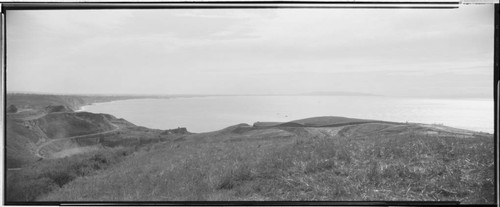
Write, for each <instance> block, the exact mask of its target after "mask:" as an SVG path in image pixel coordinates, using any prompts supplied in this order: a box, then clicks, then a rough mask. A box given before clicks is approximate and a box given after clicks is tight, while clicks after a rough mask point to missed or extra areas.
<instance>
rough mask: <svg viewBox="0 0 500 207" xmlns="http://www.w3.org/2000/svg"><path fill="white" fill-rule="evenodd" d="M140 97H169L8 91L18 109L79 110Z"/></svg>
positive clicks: (13, 104) (8, 104)
mask: <svg viewBox="0 0 500 207" xmlns="http://www.w3.org/2000/svg"><path fill="white" fill-rule="evenodd" d="M140 98H168V97H165V96H126V95H116V96H110V95H108V96H106V95H51V94H24V93H8V94H7V98H6V101H7V106H14V107H16V108H17V109H18V110H32V109H43V108H45V107H50V106H64V107H66V108H68V109H71V110H77V109H79V108H80V107H81V106H85V105H90V104H93V103H100V102H109V101H117V100H125V99H140Z"/></svg>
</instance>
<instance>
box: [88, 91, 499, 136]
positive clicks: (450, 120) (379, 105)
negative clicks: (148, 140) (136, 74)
mask: <svg viewBox="0 0 500 207" xmlns="http://www.w3.org/2000/svg"><path fill="white" fill-rule="evenodd" d="M493 104H494V103H493V100H487V99H422V98H392V97H378V96H208V97H190V98H168V99H130V100H122V101H113V102H105V103H97V104H92V105H88V106H84V107H82V110H83V111H88V112H93V113H107V114H112V115H114V116H116V117H118V118H124V119H126V120H128V121H130V122H132V123H134V124H136V125H139V126H145V127H149V128H155V129H172V128H177V127H186V128H187V129H188V130H189V131H191V132H208V131H215V130H219V129H223V128H225V127H228V126H232V125H235V124H240V123H248V124H250V125H251V124H253V123H255V122H257V121H263V122H267V121H276V122H286V121H292V120H297V119H303V118H310V117H316V116H343V117H350V118H360V119H375V120H383V121H396V122H416V123H426V124H444V125H446V126H451V127H456V128H462V129H469V130H474V131H482V132H488V133H493Z"/></svg>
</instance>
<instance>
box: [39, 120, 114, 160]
mask: <svg viewBox="0 0 500 207" xmlns="http://www.w3.org/2000/svg"><path fill="white" fill-rule="evenodd" d="M111 125H113V127H115V128H114V129H112V130H109V131H105V132H99V133H93V134H85V135H78V136H72V137H64V138H57V139H51V140H49V141H48V142H45V143H43V144H41V145H40V146H38V147H37V149H36V151H35V156H37V157H39V158H42V159H44V158H47V157H44V156H42V155H41V154H40V151H41V150H42V148H44V147H45V146H47V145H50V144H52V143H54V142H57V141H61V140H69V139H77V138H79V139H82V138H83V139H85V138H95V137H94V136H96V135H104V134H109V133H113V132H116V131H118V130H120V127H119V126H117V125H115V124H113V123H111Z"/></svg>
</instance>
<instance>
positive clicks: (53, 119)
mask: <svg viewBox="0 0 500 207" xmlns="http://www.w3.org/2000/svg"><path fill="white" fill-rule="evenodd" d="M6 121H7V122H6V123H7V128H6V132H7V137H6V138H7V139H6V147H7V167H9V168H11V167H19V166H21V165H23V164H26V163H30V162H34V161H36V160H38V159H39V158H38V157H37V156H36V150H37V147H38V146H40V145H42V144H43V143H46V142H48V141H50V140H51V139H64V138H69V137H74V136H79V135H86V134H92V133H99V132H105V131H109V130H113V129H115V128H116V125H115V124H113V122H116V123H120V124H129V123H128V122H126V121H124V120H121V119H117V118H115V117H114V116H111V115H108V114H93V113H88V112H77V113H74V112H68V113H49V114H46V115H44V116H41V117H39V118H36V119H28V120H26V119H22V118H19V117H16V118H12V117H10V118H9V117H8V118H7V120H6ZM73 142H74V141H73V140H71V141H70V142H68V143H69V145H68V146H70V145H71V146H73ZM75 144H77V143H76V142H75Z"/></svg>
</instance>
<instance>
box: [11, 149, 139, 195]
mask: <svg viewBox="0 0 500 207" xmlns="http://www.w3.org/2000/svg"><path fill="white" fill-rule="evenodd" d="M132 152H133V150H132V148H108V149H101V150H98V151H95V152H92V153H86V154H82V155H80V156H72V157H67V158H62V159H57V160H42V161H39V162H37V163H36V164H34V165H31V166H30V167H25V168H22V169H21V170H18V171H12V172H9V173H8V177H7V182H6V193H7V195H6V200H8V201H33V200H34V199H36V198H37V197H39V196H41V195H43V194H46V193H48V192H51V191H53V190H55V189H58V188H60V187H62V186H64V185H65V184H66V183H68V182H70V181H72V180H74V179H75V178H77V177H82V176H88V175H93V174H95V173H96V172H97V171H98V170H103V169H106V168H108V167H109V166H110V165H112V164H115V163H118V162H120V161H122V160H123V159H124V158H125V157H126V156H127V155H129V154H131V153H132Z"/></svg>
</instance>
